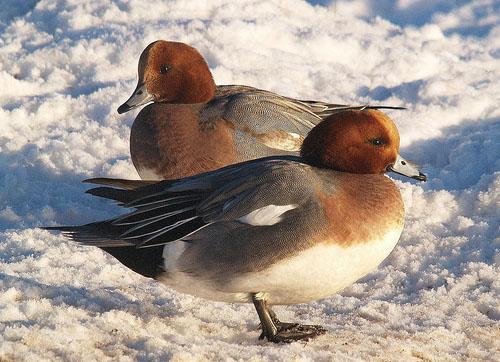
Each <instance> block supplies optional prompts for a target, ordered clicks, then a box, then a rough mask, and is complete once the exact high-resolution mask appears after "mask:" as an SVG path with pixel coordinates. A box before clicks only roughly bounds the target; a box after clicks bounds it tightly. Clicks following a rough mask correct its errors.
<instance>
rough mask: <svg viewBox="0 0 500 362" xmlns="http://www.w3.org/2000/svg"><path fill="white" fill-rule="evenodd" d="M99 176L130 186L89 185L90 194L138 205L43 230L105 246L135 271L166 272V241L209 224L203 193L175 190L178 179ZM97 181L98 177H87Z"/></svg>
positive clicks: (84, 242)
mask: <svg viewBox="0 0 500 362" xmlns="http://www.w3.org/2000/svg"><path fill="white" fill-rule="evenodd" d="M97 180H98V181H99V183H103V182H106V183H107V184H113V185H120V186H125V187H128V189H119V188H113V187H98V188H94V189H91V190H88V191H87V192H88V193H89V194H92V195H96V196H99V197H104V198H107V199H111V200H115V201H118V202H119V203H120V204H121V205H122V206H124V207H131V208H135V209H136V210H135V211H132V212H130V213H128V214H125V215H122V216H119V217H116V218H113V219H110V220H105V221H100V222H94V223H90V224H86V225H81V226H55V227H44V228H43V229H45V230H56V231H60V232H62V233H63V234H64V235H65V236H66V237H68V238H70V239H71V240H73V241H76V242H78V243H80V244H84V245H90V246H96V247H99V248H100V249H102V250H104V251H106V252H107V253H109V254H111V255H112V256H114V257H115V258H116V259H118V260H119V261H120V262H121V263H122V264H124V265H125V266H127V267H128V268H130V269H132V270H134V271H135V272H137V273H139V274H142V275H144V276H147V277H156V276H157V275H158V274H159V273H161V271H162V264H163V263H162V261H163V255H162V253H163V248H164V244H165V243H168V242H171V241H175V240H179V239H181V238H182V237H184V236H186V235H188V234H190V233H192V232H194V231H196V230H197V229H199V228H201V227H203V226H204V225H206V223H205V222H203V220H201V218H199V217H198V216H197V215H196V206H197V205H198V204H199V202H200V200H201V196H202V195H200V194H199V193H187V192H169V191H168V188H169V186H170V184H171V183H172V182H175V181H161V182H156V183H152V182H149V181H131V182H130V183H123V181H124V180H111V179H97ZM103 180H104V181H103ZM91 181H92V182H96V180H89V181H87V182H91Z"/></svg>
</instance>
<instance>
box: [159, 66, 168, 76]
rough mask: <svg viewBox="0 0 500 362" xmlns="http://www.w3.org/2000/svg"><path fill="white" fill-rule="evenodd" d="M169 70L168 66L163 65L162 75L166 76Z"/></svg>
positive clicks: (161, 68)
mask: <svg viewBox="0 0 500 362" xmlns="http://www.w3.org/2000/svg"><path fill="white" fill-rule="evenodd" d="M169 69H170V67H169V66H168V65H162V66H161V67H160V73H161V74H165V73H166V72H168V70H169Z"/></svg>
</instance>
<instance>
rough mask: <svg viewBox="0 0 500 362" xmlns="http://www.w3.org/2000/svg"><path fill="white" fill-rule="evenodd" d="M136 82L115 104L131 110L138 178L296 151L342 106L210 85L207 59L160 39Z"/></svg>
mask: <svg viewBox="0 0 500 362" xmlns="http://www.w3.org/2000/svg"><path fill="white" fill-rule="evenodd" d="M138 71H139V81H138V84H137V87H136V89H135V91H134V92H133V94H132V96H131V97H130V98H129V99H128V100H127V101H126V102H125V103H124V104H123V105H121V106H120V107H119V108H118V113H124V112H127V111H129V110H131V109H134V108H136V107H139V106H141V105H144V104H147V103H150V102H154V103H153V104H151V105H149V106H147V107H145V108H144V109H142V110H141V112H140V113H139V114H138V115H137V118H136V119H135V121H134V124H133V126H132V131H131V134H130V153H131V156H132V161H133V163H134V166H135V168H136V169H137V172H138V173H139V175H140V177H141V178H142V179H144V180H162V179H172V178H180V177H185V176H191V175H195V174H198V173H200V172H206V171H211V170H215V169H217V168H220V167H224V166H227V165H230V164H233V163H237V162H242V161H247V160H251V159H254V158H258V157H266V156H272V155H276V154H290V155H298V151H299V150H300V145H301V144H302V141H303V140H304V137H305V136H306V135H307V133H308V132H309V131H310V130H311V129H312V128H313V127H314V126H315V125H316V124H318V123H319V122H320V121H322V120H323V119H324V118H325V117H327V116H329V115H331V114H333V113H335V112H339V111H344V110H348V109H365V108H393V109H401V107H387V106H346V105H338V104H328V103H323V102H316V101H300V100H296V99H292V98H288V97H283V96H281V95H278V94H275V93H272V92H268V91H264V90H261V89H256V88H252V87H247V86H239V85H223V86H216V85H215V82H214V80H213V78H212V74H211V72H210V69H209V68H208V65H207V63H206V61H205V59H204V58H203V57H202V55H201V54H200V53H199V52H198V51H197V50H196V49H195V48H193V47H190V46H189V45H186V44H184V43H178V42H170V41H163V40H159V41H156V42H154V43H152V44H150V45H148V46H147V47H146V49H145V50H144V51H143V52H142V54H141V56H140V59H139V67H138Z"/></svg>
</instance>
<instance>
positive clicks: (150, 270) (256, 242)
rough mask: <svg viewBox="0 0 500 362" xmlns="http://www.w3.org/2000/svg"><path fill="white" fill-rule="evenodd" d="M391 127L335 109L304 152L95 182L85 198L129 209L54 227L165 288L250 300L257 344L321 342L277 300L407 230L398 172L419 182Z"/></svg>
mask: <svg viewBox="0 0 500 362" xmlns="http://www.w3.org/2000/svg"><path fill="white" fill-rule="evenodd" d="M399 142H400V139H399V133H398V130H397V127H396V125H395V124H394V122H393V121H392V120H391V119H390V118H389V117H388V116H387V115H386V114H384V113H382V112H380V111H378V110H349V111H345V112H341V113H334V114H332V115H330V116H329V117H327V118H326V119H325V120H324V121H323V122H320V123H318V124H317V125H316V126H315V127H314V128H313V129H312V130H311V132H309V134H308V135H307V136H306V137H305V139H304V142H303V143H302V145H301V150H300V156H293V155H276V156H269V157H264V158H259V159H255V160H250V161H245V162H242V163H237V164H233V165H229V166H225V167H223V168H220V169H217V170H214V171H209V172H204V173H201V174H198V175H194V176H189V177H185V178H180V179H175V180H163V181H142V180H128V181H126V180H115V181H113V180H112V179H99V178H98V179H90V180H87V182H91V183H94V184H101V185H102V186H98V187H95V188H92V189H90V190H88V191H87V192H88V193H89V194H91V195H94V196H98V197H102V198H106V199H110V200H114V201H116V202H118V203H119V205H121V206H123V207H125V208H129V209H132V211H129V212H127V213H125V214H123V215H119V216H116V217H114V218H111V219H108V220H104V221H98V222H93V223H89V224H86V225H81V226H56V227H49V228H48V229H49V230H58V231H62V232H63V233H64V235H66V236H67V237H69V238H71V239H72V240H74V241H76V242H78V243H80V244H83V245H90V246H94V247H99V248H101V249H102V250H104V251H105V252H107V253H109V254H111V255H112V256H114V257H115V258H116V259H118V260H119V261H120V262H121V263H123V264H124V265H125V266H127V267H128V268H130V269H131V270H133V271H135V272H137V273H139V274H141V275H143V276H146V277H150V278H154V279H156V280H157V281H159V282H160V283H162V284H164V285H166V286H167V287H169V288H173V289H175V290H177V291H179V292H182V293H187V294H191V295H194V296H197V297H201V298H205V299H209V300H214V301H222V302H229V303H252V304H253V305H254V307H255V309H256V312H257V315H258V317H259V320H260V324H261V328H262V332H261V335H260V337H259V338H260V339H267V340H268V341H271V342H276V343H287V342H293V341H300V340H307V339H310V338H314V337H316V336H319V335H322V334H324V333H325V332H326V329H325V328H324V327H322V326H319V325H306V324H299V323H289V322H282V321H280V320H279V318H278V316H277V315H276V313H275V312H274V311H273V310H272V309H271V306H273V305H290V304H297V303H307V302H311V301H315V300H318V299H322V298H326V297H328V296H331V295H333V294H335V293H337V292H339V291H341V290H342V289H343V288H345V287H347V286H349V285H351V284H352V283H354V282H356V280H358V279H359V278H361V277H363V276H365V275H367V274H368V273H370V272H371V271H373V270H374V269H376V268H377V266H378V265H379V264H380V263H381V262H382V261H383V260H384V259H385V258H386V257H387V256H388V255H389V254H390V253H391V251H392V250H393V248H394V247H395V246H396V244H397V242H398V240H399V238H400V235H401V232H402V230H403V224H404V205H403V201H402V198H401V194H400V191H399V189H398V187H397V186H396V185H395V183H394V182H393V181H392V179H390V178H389V177H387V175H385V173H387V172H389V171H390V172H395V173H398V174H401V175H404V176H407V177H409V178H411V179H415V180H418V181H425V180H426V176H425V175H424V174H423V173H422V172H420V171H419V170H418V168H417V167H416V166H415V165H414V164H413V163H411V162H409V161H407V160H406V159H404V158H403V157H402V156H401V155H400V154H399Z"/></svg>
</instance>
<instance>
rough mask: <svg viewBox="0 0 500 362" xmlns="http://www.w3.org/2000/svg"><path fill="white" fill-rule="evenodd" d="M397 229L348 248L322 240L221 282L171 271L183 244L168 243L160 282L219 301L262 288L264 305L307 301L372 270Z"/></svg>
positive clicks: (396, 236) (394, 238)
mask: <svg viewBox="0 0 500 362" xmlns="http://www.w3.org/2000/svg"><path fill="white" fill-rule="evenodd" d="M401 231H402V227H401V228H397V229H394V230H391V231H390V232H388V233H387V234H386V235H385V236H384V237H383V238H382V239H381V240H372V241H370V242H365V243H360V244H357V245H353V246H349V247H342V246H340V245H338V244H334V243H327V242H324V243H321V244H318V245H317V246H314V247H312V248H309V249H307V250H305V251H303V252H302V253H300V254H299V255H296V256H294V257H292V258H288V259H285V260H283V261H282V262H279V263H276V264H274V265H272V266H271V267H270V268H268V269H265V270H262V271H259V272H255V273H245V274H242V275H240V276H234V275H230V276H228V283H227V284H225V285H222V286H221V285H217V286H214V285H213V284H212V283H211V282H209V281H206V280H203V279H202V278H194V277H193V276H192V275H190V274H186V273H182V272H180V271H177V270H176V269H175V264H176V260H177V258H178V257H180V256H181V255H182V251H183V250H184V245H183V242H175V243H170V244H168V245H167V246H166V247H165V249H164V253H163V255H164V258H165V266H166V270H167V273H166V274H165V275H164V276H162V277H161V278H160V281H162V282H163V283H164V284H166V285H168V286H170V287H172V288H174V289H176V290H178V291H180V292H184V293H188V294H191V295H195V296H199V297H202V298H206V299H211V300H218V301H225V302H250V301H251V299H250V295H251V293H255V292H260V293H263V294H264V297H265V298H266V299H267V301H268V302H269V303H270V304H296V303H305V302H310V301H313V300H317V299H321V298H324V297H327V296H330V295H332V294H334V293H336V292H338V291H339V290H341V289H343V288H345V287H347V286H349V285H351V284H352V283H354V282H355V281H356V280H358V279H359V278H361V277H363V276H365V275H366V274H368V273H370V272H371V271H373V270H374V269H375V268H376V267H377V266H378V265H379V264H380V263H381V262H382V261H383V260H384V259H385V258H386V257H387V256H388V255H389V254H390V252H391V251H392V249H393V248H394V247H395V246H396V243H397V242H398V240H399V236H400V235H401Z"/></svg>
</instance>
